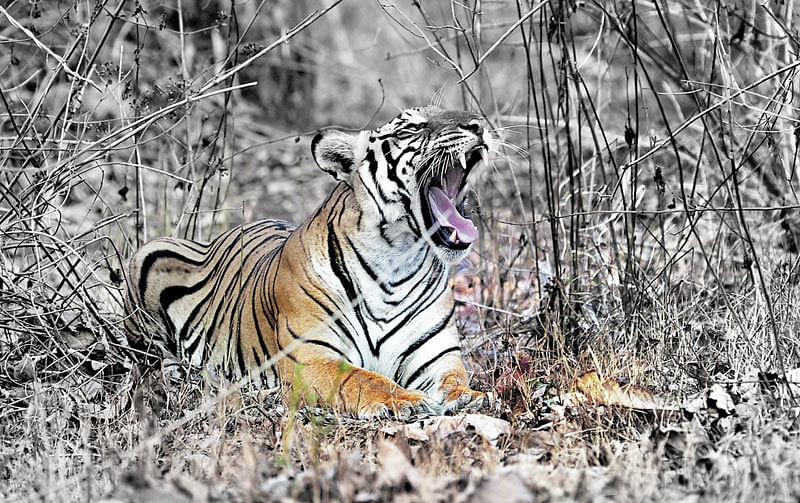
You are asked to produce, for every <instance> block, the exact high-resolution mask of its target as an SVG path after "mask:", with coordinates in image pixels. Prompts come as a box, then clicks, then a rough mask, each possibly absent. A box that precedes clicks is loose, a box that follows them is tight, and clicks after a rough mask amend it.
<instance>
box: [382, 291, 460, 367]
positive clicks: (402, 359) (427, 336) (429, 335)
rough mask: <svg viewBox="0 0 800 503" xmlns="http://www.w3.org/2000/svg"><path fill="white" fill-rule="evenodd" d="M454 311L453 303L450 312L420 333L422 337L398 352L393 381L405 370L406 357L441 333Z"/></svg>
mask: <svg viewBox="0 0 800 503" xmlns="http://www.w3.org/2000/svg"><path fill="white" fill-rule="evenodd" d="M454 313H455V304H454V305H453V306H451V307H450V312H449V313H448V314H447V316H446V317H444V318H443V319H442V320H441V321H439V323H437V324H436V325H434V327H433V328H431V329H430V330H428V331H427V332H425V333H424V334H423V335H422V337H420V338H419V339H417V340H416V341H414V343H413V344H411V345H410V346H408V348H406V350H405V351H403V352H402V353H400V356H399V358H398V365H397V370H395V373H394V380H395V381H397V380H398V379H399V378H400V376H401V375H402V374H403V372H404V371H405V369H406V360H407V359H408V357H409V356H411V354H412V353H413V352H415V351H416V350H418V349H419V348H421V347H422V346H423V345H424V344H425V343H426V342H428V341H430V340H432V339H433V338H434V337H436V336H437V335H438V334H439V333H441V331H442V330H444V329H445V328H447V326H448V325H449V324H450V320H452V319H453V314H454Z"/></svg>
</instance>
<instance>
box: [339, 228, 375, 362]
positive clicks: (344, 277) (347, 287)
mask: <svg viewBox="0 0 800 503" xmlns="http://www.w3.org/2000/svg"><path fill="white" fill-rule="evenodd" d="M328 257H329V258H330V262H331V271H332V272H333V275H334V276H336V278H337V279H338V280H339V283H341V285H342V288H344V291H345V294H346V295H347V300H348V302H349V303H350V305H351V306H353V310H354V312H355V313H356V318H357V319H358V322H359V324H360V325H361V328H362V331H363V333H364V334H365V335H366V337H365V339H366V340H367V345H368V346H369V350H370V352H371V353H372V355H373V356H378V350H377V348H375V347H373V346H372V341H371V340H370V338H369V335H368V333H367V332H368V330H367V324H366V322H365V321H364V316H363V315H362V314H361V307H360V305H361V303H360V302H357V301H358V293H357V292H356V288H355V285H354V284H353V279H352V278H351V277H350V273H348V271H347V268H346V266H345V263H344V258H343V256H342V247H341V244H340V243H339V239H338V238H337V237H336V233H335V232H334V227H333V223H332V222H329V223H328Z"/></svg>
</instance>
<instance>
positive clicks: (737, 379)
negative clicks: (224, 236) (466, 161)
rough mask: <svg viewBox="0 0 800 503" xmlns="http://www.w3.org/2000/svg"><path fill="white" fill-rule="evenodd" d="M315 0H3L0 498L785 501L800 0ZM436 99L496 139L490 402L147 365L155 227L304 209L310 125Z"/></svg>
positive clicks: (487, 356)
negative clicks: (399, 402) (360, 394)
mask: <svg viewBox="0 0 800 503" xmlns="http://www.w3.org/2000/svg"><path fill="white" fill-rule="evenodd" d="M326 5H328V7H320V6H319V5H317V4H316V3H315V2H309V1H292V0H272V1H266V0H263V1H261V0H249V1H238V2H227V1H223V0H202V1H200V0H160V1H156V0H146V1H133V0H128V1H126V0H87V1H71V0H67V1H60V2H56V1H52V0H31V1H21V0H10V1H6V2H4V3H3V6H2V7H0V498H4V499H7V500H9V501H21V500H37V501H67V500H81V501H95V500H107V501H159V500H160V501H184V500H186V501H188V500H197V501H229V500H235V501H241V500H247V501H273V500H275V501H277V500H282V501H287V500H309V501H386V500H401V501H426V502H428V501H533V500H537V501H539V500H541V501H550V500H578V501H590V500H591V501H595V500H609V501H619V500H638V501H652V500H682V501H701V500H702V501H706V500H725V501H731V500H742V501H751V500H752V501H766V500H775V501H796V500H797V499H798V498H800V472H799V471H798V469H797V467H798V466H800V449H799V448H798V447H800V446H799V445H798V416H799V415H800V407H798V402H797V401H798V399H800V384H798V385H792V384H791V383H792V382H800V354H798V337H800V336H799V335H798V334H800V311H799V310H798V307H797V306H798V295H799V294H800V286H798V284H799V283H800V259H799V258H798V247H799V246H800V212H799V210H798V208H800V196H798V190H800V179H798V176H797V175H798V169H797V168H798V145H800V119H798V118H799V117H800V113H799V111H800V97H798V93H799V92H800V89H798V77H797V75H798V68H800V59H798V58H799V55H798V50H799V49H800V45H799V44H800V41H799V40H798V38H799V37H800V32H799V31H798V22H797V18H798V15H800V13H798V12H796V10H797V9H794V7H795V6H796V5H795V2H793V0H781V1H774V0H765V1H757V0H733V1H721V0H717V1H710V2H693V1H690V0H675V1H662V0H655V1H652V2H651V1H637V0H633V1H621V2H620V1H618V2H610V1H586V2H583V1H556V0H550V1H547V0H545V1H542V2H527V1H517V2H515V1H512V0H494V1H488V0H483V1H477V0H476V1H468V2H456V1H451V2H449V3H448V2H419V3H417V2H392V1H381V2H363V1H362V2H356V1H354V0H350V1H344V2H335V3H332V4H326ZM315 9H316V10H315ZM254 82H257V85H255V84H253V83H254ZM434 96H437V97H441V98H442V99H443V102H444V104H445V105H446V106H447V107H449V108H466V109H473V110H478V111H480V112H481V113H483V114H484V115H485V116H486V118H487V120H489V121H490V123H491V124H492V127H493V128H495V130H496V136H497V137H499V138H500V139H502V140H504V142H505V146H503V147H502V148H501V149H500V150H499V152H498V153H497V156H496V160H495V165H494V167H493V169H492V170H491V171H490V172H488V173H487V174H486V176H485V177H484V181H483V186H482V187H480V193H481V198H482V210H481V222H482V225H481V226H480V227H481V234H482V235H481V239H480V244H479V246H477V247H476V248H477V249H476V250H475V252H474V253H473V255H472V256H471V257H470V259H469V260H468V261H467V262H466V263H464V264H463V265H462V266H460V267H459V269H458V271H457V273H456V276H455V277H454V284H455V288H456V291H457V294H458V298H459V300H460V303H459V323H460V328H461V330H462V333H463V335H464V344H463V348H464V353H465V359H466V361H467V362H468V364H469V367H470V369H471V371H472V372H473V375H474V377H473V380H474V383H475V385H476V386H477V387H478V388H482V389H485V390H487V391H492V392H493V393H495V394H496V395H497V396H498V397H499V398H500V401H499V405H498V406H497V407H495V408H494V409H492V410H487V411H484V412H485V414H484V415H476V416H469V417H458V416H457V417H448V418H418V420H417V421H414V422H411V423H408V424H402V423H399V422H396V421H391V420H384V421H371V422H367V421H359V420H354V419H350V418H347V417H340V416H337V415H334V414H332V413H331V412H329V411H326V410H323V409H309V408H305V409H301V410H296V408H295V407H294V404H293V403H292V400H288V401H281V398H280V396H279V394H278V393H277V392H276V390H260V391H257V392H256V391H243V390H240V389H236V388H235V387H234V388H227V389H222V390H220V389H219V388H218V387H217V386H216V384H214V383H213V382H211V381H212V380H211V379H209V377H208V376H207V375H205V374H204V373H202V372H193V373H190V375H189V377H188V378H185V379H176V378H174V376H173V375H172V374H171V373H170V372H169V371H168V369H156V370H148V369H145V368H144V367H143V366H142V365H138V364H135V362H133V361H132V359H131V356H130V355H129V354H128V353H127V352H126V350H125V336H124V331H123V329H122V323H121V319H122V316H123V311H122V308H121V306H120V304H119V298H120V292H121V289H122V285H123V281H124V278H123V269H122V266H121V264H122V263H124V261H125V260H126V258H127V257H129V256H130V254H131V253H132V251H133V250H134V249H135V248H136V247H137V246H138V245H139V244H141V243H142V242H144V241H146V240H147V239H150V238H153V237H157V236H162V235H174V236H187V237H193V238H195V239H207V238H209V237H210V236H213V235H215V234H217V233H219V232H220V231H222V230H224V229H227V228H228V227H230V226H231V225H234V224H236V223H238V222H240V221H242V220H249V219H252V218H257V217H263V216H276V217H280V218H285V219H290V220H293V221H299V220H301V219H302V218H304V217H305V216H306V215H308V214H309V213H310V212H311V211H312V210H313V209H314V207H315V205H316V204H318V203H319V202H320V201H321V200H322V198H323V197H324V194H325V193H326V191H327V190H329V189H330V188H331V182H329V181H328V180H327V179H325V178H324V177H323V176H321V175H320V174H319V172H318V171H317V170H316V168H315V167H314V165H313V161H311V160H310V158H309V152H308V140H309V135H310V134H311V133H312V132H313V131H314V130H315V129H316V128H318V127H320V126H325V125H330V124H338V125H342V126H348V127H354V128H365V127H369V126H372V125H375V124H379V123H381V121H383V120H384V119H386V118H388V117H391V116H393V115H394V114H395V113H396V111H397V110H398V109H400V108H404V107H406V106H413V105H419V104H425V103H427V102H429V101H430V100H431V99H432V98H433V97H434ZM589 370H597V371H598V374H593V376H600V378H601V379H602V378H606V377H613V378H615V379H622V380H628V381H630V382H632V383H635V384H637V385H640V386H644V387H646V388H649V389H650V390H652V391H653V392H654V393H655V395H656V396H655V398H652V397H650V398H648V395H647V394H646V392H644V391H642V390H639V389H638V388H630V389H635V390H638V391H637V393H640V395H638V396H641V395H643V396H644V402H641V401H640V402H636V403H634V404H633V405H639V407H638V408H636V409H630V408H628V407H622V406H617V405H604V404H597V403H594V402H592V401H591V400H586V399H584V398H582V397H584V395H582V394H580V393H579V392H577V391H576V378H577V377H578V376H579V375H581V374H582V373H583V372H586V371H589ZM607 382H613V381H607ZM581 390H583V391H584V392H586V394H587V395H591V394H592V393H591V390H589V389H587V388H585V386H584V387H581ZM606 402H607V401H606ZM623 402H624V400H623ZM623 405H625V404H623ZM628 405H630V403H628ZM642 409H643V410H642ZM671 409H677V410H671Z"/></svg>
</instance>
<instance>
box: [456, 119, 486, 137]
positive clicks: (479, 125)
mask: <svg viewBox="0 0 800 503" xmlns="http://www.w3.org/2000/svg"><path fill="white" fill-rule="evenodd" d="M458 127H460V128H461V129H464V130H465V131H469V132H471V133H472V134H474V135H475V136H481V137H482V136H483V122H481V121H480V120H477V119H474V120H471V121H469V122H467V123H466V124H459V125H458Z"/></svg>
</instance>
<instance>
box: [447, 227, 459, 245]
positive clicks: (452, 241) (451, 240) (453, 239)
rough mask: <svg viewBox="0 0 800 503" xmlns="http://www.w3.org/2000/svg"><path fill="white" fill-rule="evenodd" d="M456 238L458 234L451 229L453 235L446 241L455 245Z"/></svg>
mask: <svg viewBox="0 0 800 503" xmlns="http://www.w3.org/2000/svg"><path fill="white" fill-rule="evenodd" d="M457 236H458V232H457V231H456V230H455V229H453V233H452V234H450V237H449V238H448V241H450V242H451V243H455V242H456V237H457Z"/></svg>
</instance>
